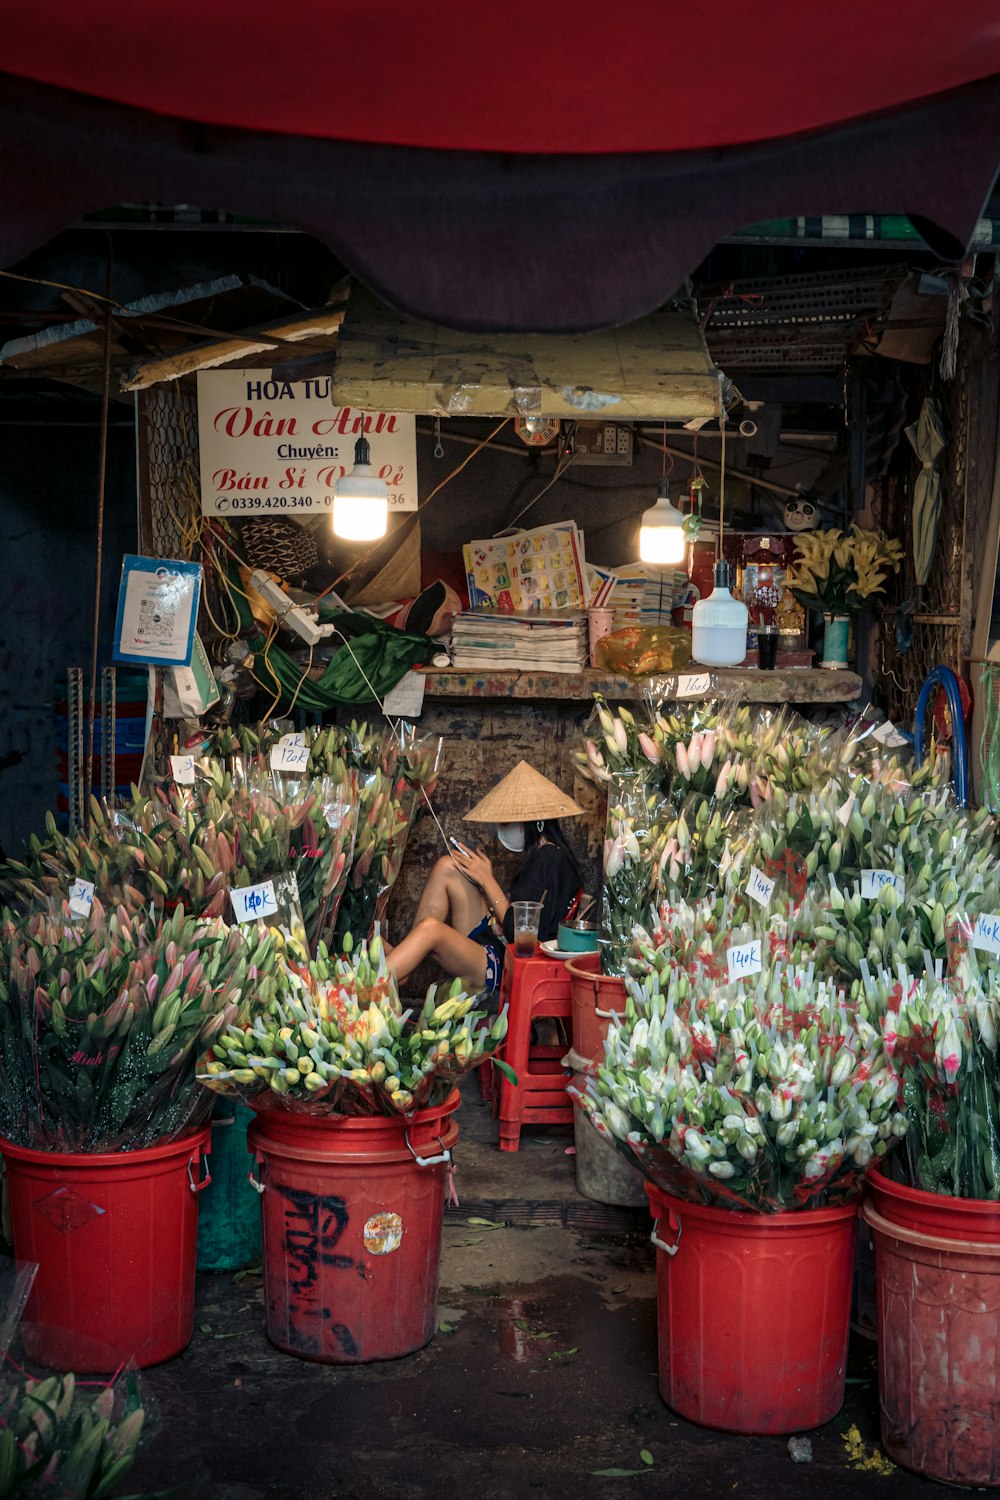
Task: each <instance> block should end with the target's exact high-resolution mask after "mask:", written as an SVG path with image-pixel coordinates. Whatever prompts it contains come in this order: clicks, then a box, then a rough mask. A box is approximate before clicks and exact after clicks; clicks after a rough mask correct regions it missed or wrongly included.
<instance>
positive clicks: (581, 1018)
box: [566, 953, 625, 1062]
mask: <svg viewBox="0 0 1000 1500" xmlns="http://www.w3.org/2000/svg"><path fill="white" fill-rule="evenodd" d="M566 971H567V973H568V974H569V975H570V979H571V986H572V987H571V990H570V996H571V1000H572V1005H573V1051H574V1052H578V1053H579V1054H580V1056H581V1057H589V1058H593V1059H596V1060H597V1061H598V1062H603V1061H604V1039H605V1037H606V1036H607V1034H608V1026H609V1025H610V1024H611V1016H612V1013H615V1014H616V1015H621V1014H622V1012H623V1011H624V1009H625V981H624V979H622V978H620V977H619V976H618V975H617V974H602V973H601V955H600V954H599V953H580V954H578V955H577V956H576V957H575V958H573V959H569V960H568V961H567V963H566Z"/></svg>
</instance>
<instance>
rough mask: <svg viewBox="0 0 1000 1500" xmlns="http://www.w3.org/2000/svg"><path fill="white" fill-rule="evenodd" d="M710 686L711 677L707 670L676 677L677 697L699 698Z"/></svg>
mask: <svg viewBox="0 0 1000 1500" xmlns="http://www.w3.org/2000/svg"><path fill="white" fill-rule="evenodd" d="M711 687H712V678H711V674H710V673H708V672H699V673H697V675H695V674H692V675H691V676H689V677H678V679H677V696H678V698H700V697H701V696H702V694H703V693H707V692H709V691H710V690H711Z"/></svg>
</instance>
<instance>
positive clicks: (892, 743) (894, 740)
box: [872, 719, 909, 750]
mask: <svg viewBox="0 0 1000 1500" xmlns="http://www.w3.org/2000/svg"><path fill="white" fill-rule="evenodd" d="M872 739H873V740H878V742H879V744H880V745H884V746H885V747H886V749H887V750H899V749H901V748H902V746H903V745H906V744H909V741H908V740H907V738H906V736H905V735H902V734H900V732H899V730H898V729H897V728H896V726H895V724H890V722H889V720H888V719H886V721H885V723H884V724H879V726H878V728H877V729H873V730H872Z"/></svg>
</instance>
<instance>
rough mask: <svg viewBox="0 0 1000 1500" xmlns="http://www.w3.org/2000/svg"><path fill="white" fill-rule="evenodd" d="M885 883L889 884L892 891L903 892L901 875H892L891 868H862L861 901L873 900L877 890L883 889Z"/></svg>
mask: <svg viewBox="0 0 1000 1500" xmlns="http://www.w3.org/2000/svg"><path fill="white" fill-rule="evenodd" d="M887 885H891V886H892V888H893V890H894V891H898V892H899V894H900V895H902V894H903V877H902V875H894V874H893V873H892V871H891V870H862V871H861V898H862V900H863V901H874V900H875V898H876V897H877V895H878V893H879V891H884V890H885V888H886V886H887Z"/></svg>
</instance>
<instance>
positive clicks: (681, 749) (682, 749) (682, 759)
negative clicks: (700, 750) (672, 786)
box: [675, 740, 691, 781]
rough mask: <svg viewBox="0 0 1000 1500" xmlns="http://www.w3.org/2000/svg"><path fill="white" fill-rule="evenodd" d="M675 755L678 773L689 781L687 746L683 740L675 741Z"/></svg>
mask: <svg viewBox="0 0 1000 1500" xmlns="http://www.w3.org/2000/svg"><path fill="white" fill-rule="evenodd" d="M675 755H676V758H677V770H678V771H679V773H680V774H681V776H683V777H684V780H685V781H689V780H690V778H691V773H690V771H689V770H688V753H687V747H686V746H685V744H684V742H683V740H678V741H677V748H676V751H675Z"/></svg>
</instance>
